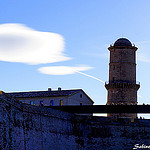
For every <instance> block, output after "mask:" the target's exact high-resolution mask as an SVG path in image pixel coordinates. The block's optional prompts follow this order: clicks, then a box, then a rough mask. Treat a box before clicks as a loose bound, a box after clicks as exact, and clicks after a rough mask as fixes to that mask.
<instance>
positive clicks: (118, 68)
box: [105, 38, 140, 118]
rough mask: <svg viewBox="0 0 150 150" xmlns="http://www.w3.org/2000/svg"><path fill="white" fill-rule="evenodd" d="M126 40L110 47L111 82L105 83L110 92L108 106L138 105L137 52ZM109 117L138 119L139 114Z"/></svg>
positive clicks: (122, 39) (119, 40)
mask: <svg viewBox="0 0 150 150" xmlns="http://www.w3.org/2000/svg"><path fill="white" fill-rule="evenodd" d="M137 49H138V48H137V47H135V46H134V45H132V44H131V42H130V41H129V40H128V39H126V38H120V39H118V40H117V41H116V42H115V43H114V45H113V46H110V47H109V48H108V50H109V51H110V61H109V81H108V82H106V83H105V87H106V89H107V91H108V95H107V105H136V104H137V90H138V89H139V88H140V84H139V83H137V82H136V50H137ZM107 115H108V116H116V117H129V118H136V116H137V114H135V113H134V114H127V113H124V114H123V113H120V114H107Z"/></svg>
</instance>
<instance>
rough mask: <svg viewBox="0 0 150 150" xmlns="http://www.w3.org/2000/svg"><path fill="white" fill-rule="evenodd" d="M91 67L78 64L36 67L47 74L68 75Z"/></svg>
mask: <svg viewBox="0 0 150 150" xmlns="http://www.w3.org/2000/svg"><path fill="white" fill-rule="evenodd" d="M89 69H92V67H89V66H78V67H69V66H52V67H41V68H39V69H38V71H39V72H40V73H43V74H49V75H68V74H74V73H76V72H79V71H85V70H89Z"/></svg>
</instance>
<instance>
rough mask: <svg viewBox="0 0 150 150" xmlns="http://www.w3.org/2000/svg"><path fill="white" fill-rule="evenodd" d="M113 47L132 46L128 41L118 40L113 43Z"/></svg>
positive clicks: (124, 39)
mask: <svg viewBox="0 0 150 150" xmlns="http://www.w3.org/2000/svg"><path fill="white" fill-rule="evenodd" d="M114 46H132V44H131V42H130V41H129V40H128V39H126V38H120V39H118V40H117V41H116V42H115V43H114Z"/></svg>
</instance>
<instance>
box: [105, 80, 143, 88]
mask: <svg viewBox="0 0 150 150" xmlns="http://www.w3.org/2000/svg"><path fill="white" fill-rule="evenodd" d="M105 88H106V89H107V90H108V89H111V88H135V89H136V90H138V89H139V88H140V82H138V81H136V82H131V81H124V80H119V81H106V82H105Z"/></svg>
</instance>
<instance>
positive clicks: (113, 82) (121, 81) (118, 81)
mask: <svg viewBox="0 0 150 150" xmlns="http://www.w3.org/2000/svg"><path fill="white" fill-rule="evenodd" d="M115 83H128V84H137V85H140V82H139V81H136V82H132V81H128V80H117V81H106V82H105V85H106V84H115Z"/></svg>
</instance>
